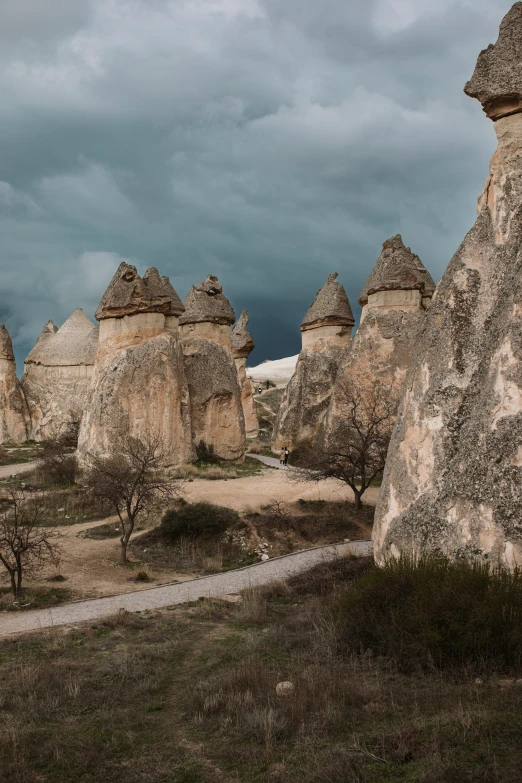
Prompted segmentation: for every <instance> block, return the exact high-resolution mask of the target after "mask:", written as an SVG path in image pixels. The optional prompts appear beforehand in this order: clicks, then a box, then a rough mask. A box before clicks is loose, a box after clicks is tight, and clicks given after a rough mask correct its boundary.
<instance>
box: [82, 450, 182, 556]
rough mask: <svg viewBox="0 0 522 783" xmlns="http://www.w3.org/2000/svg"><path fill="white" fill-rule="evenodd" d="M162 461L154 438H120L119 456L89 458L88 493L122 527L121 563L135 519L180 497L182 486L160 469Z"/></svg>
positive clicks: (177, 480)
mask: <svg viewBox="0 0 522 783" xmlns="http://www.w3.org/2000/svg"><path fill="white" fill-rule="evenodd" d="M164 462H165V459H164V456H163V453H162V449H161V441H160V439H159V438H158V437H156V436H151V437H149V438H146V439H142V440H140V439H139V438H133V437H131V436H125V437H123V438H122V439H121V440H120V442H119V444H118V453H116V454H114V455H112V456H109V457H97V456H93V455H91V456H90V466H89V469H88V470H87V472H86V480H87V484H88V486H89V490H90V493H91V494H92V496H93V497H94V498H96V499H98V500H99V501H100V502H102V503H103V504H104V505H105V506H106V507H107V509H110V510H112V511H113V513H115V514H117V516H118V518H119V520H120V525H121V536H120V543H121V562H122V563H125V562H127V546H128V543H129V540H130V537H131V535H132V533H133V530H134V527H135V524H136V520H137V519H138V517H139V516H140V515H141V514H143V513H145V512H147V511H150V510H151V509H152V508H154V507H155V506H156V505H157V504H158V503H159V502H165V501H168V500H172V499H173V498H175V497H177V496H179V494H180V491H181V487H182V483H181V481H180V480H179V479H175V478H173V477H172V476H171V475H169V474H168V473H166V472H165V470H164V469H163V465H164Z"/></svg>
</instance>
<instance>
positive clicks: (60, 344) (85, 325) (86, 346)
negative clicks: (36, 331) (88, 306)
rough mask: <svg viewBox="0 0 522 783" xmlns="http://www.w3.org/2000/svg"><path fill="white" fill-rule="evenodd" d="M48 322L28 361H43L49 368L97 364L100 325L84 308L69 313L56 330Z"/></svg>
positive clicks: (38, 362) (37, 362)
mask: <svg viewBox="0 0 522 783" xmlns="http://www.w3.org/2000/svg"><path fill="white" fill-rule="evenodd" d="M49 323H50V324H52V322H49ZM49 323H48V324H46V325H45V326H44V331H43V332H42V334H41V335H40V338H39V339H38V342H37V343H36V345H35V347H34V348H33V350H32V351H31V353H30V354H29V356H28V357H27V359H26V363H27V362H31V363H33V364H42V365H44V366H46V367H71V366H77V365H81V364H83V365H87V366H89V365H92V364H94V359H95V357H96V351H97V350H98V328H97V327H96V326H94V324H93V323H92V321H91V320H90V319H89V318H88V317H87V316H86V315H85V313H84V312H83V310H82V309H81V307H78V308H77V309H76V310H75V311H74V313H73V314H72V315H71V316H69V318H68V319H67V321H65V323H64V324H63V326H61V327H60V329H58V331H54V332H53V331H52V328H51V329H49V328H48V327H49ZM52 327H54V324H52ZM54 328H55V329H56V327H54ZM46 330H47V331H46Z"/></svg>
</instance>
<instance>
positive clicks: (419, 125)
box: [0, 0, 510, 361]
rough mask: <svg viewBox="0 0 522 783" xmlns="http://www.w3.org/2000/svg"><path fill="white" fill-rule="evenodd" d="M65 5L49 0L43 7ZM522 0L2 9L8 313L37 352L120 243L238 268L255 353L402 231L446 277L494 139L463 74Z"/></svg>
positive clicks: (204, 267)
mask: <svg viewBox="0 0 522 783" xmlns="http://www.w3.org/2000/svg"><path fill="white" fill-rule="evenodd" d="M43 7H45V13H43V12H42V8H43ZM509 7H510V2H503V0H502V1H501V0H498V1H497V2H491V1H489V2H486V0H468V2H464V1H462V2H457V1H456V0H351V2H348V3H340V2H339V0H322V2H321V3H317V2H316V0H201V2H198V3H194V2H192V1H191V0H170V2H169V0H90V2H89V0H82V2H80V1H79V0H78V2H73V0H68V1H67V3H66V2H65V0H63V1H62V2H59V0H46V2H45V3H42V2H41V0H40V2H37V0H32V1H31V2H26V3H24V4H21V3H18V2H14V0H7V2H5V1H4V3H3V4H2V7H1V8H0V30H1V31H2V32H1V33H0V38H3V39H4V40H5V42H6V45H5V46H4V45H3V46H2V49H1V51H0V66H1V67H0V116H1V118H2V121H1V122H0V150H1V152H0V230H1V232H2V239H3V242H2V255H1V263H2V266H1V268H2V286H1V289H0V318H1V319H2V320H5V322H6V324H7V326H8V328H9V329H10V331H11V334H12V336H13V339H14V342H15V346H16V349H17V355H18V357H22V358H23V356H24V355H25V354H26V353H27V351H28V349H29V348H30V347H31V345H32V343H33V342H34V340H35V339H36V337H37V335H38V334H39V332H40V329H41V327H42V324H43V323H44V322H45V321H46V320H47V319H48V318H53V319H54V320H55V321H56V322H57V323H58V324H60V323H62V322H63V320H65V318H66V317H67V316H68V315H69V314H70V312H71V311H72V310H73V309H74V308H75V307H76V306H78V305H81V306H83V307H84V308H85V309H86V311H87V312H89V314H90V315H92V314H93V311H94V309H95V307H96V304H97V302H98V300H99V298H100V296H101V294H102V293H103V290H104V288H105V286H106V284H107V282H108V280H109V279H110V277H111V275H112V273H113V271H114V269H115V268H116V265H117V263H119V261H120V260H121V259H123V258H125V259H130V260H132V261H133V262H134V263H136V264H137V265H138V266H139V267H140V268H141V269H145V268H146V267H147V266H150V265H155V266H158V268H159V269H160V270H161V272H162V273H163V274H169V275H170V277H171V280H172V281H173V283H174V285H175V287H176V288H177V289H178V291H179V293H180V295H182V296H184V295H185V294H186V292H187V291H188V288H189V287H190V285H191V284H192V283H193V282H195V281H197V280H200V279H203V277H204V276H206V274H207V273H209V272H211V273H213V274H218V275H219V276H220V277H221V278H222V281H223V284H224V287H225V292H226V293H227V294H228V295H229V296H230V298H231V300H232V303H233V305H234V306H235V308H236V310H237V311H239V310H240V309H242V308H243V307H248V308H249V310H250V313H251V319H252V329H253V331H254V336H255V338H256V342H257V344H258V348H257V349H256V353H255V354H254V355H253V357H252V358H253V361H256V360H259V361H262V360H263V359H264V358H267V357H270V358H277V357H278V356H282V355H288V354H290V353H296V352H297V350H298V349H299V342H300V340H299V331H298V326H299V322H300V320H301V317H302V314H303V313H304V312H305V311H306V309H307V307H308V306H309V304H310V301H311V300H312V299H313V296H314V294H315V292H316V290H317V288H318V287H319V286H320V285H321V284H322V282H323V281H324V279H325V277H326V276H327V274H328V273H329V272H331V271H333V270H337V271H338V272H339V273H340V279H341V281H342V282H343V283H344V285H345V287H346V288H347V291H348V293H349V296H350V299H351V301H352V303H353V304H355V302H356V300H357V296H358V293H359V290H360V288H361V286H362V284H363V282H364V279H365V278H366V276H367V275H368V273H369V271H370V269H371V267H372V266H373V263H374V262H375V260H376V258H377V256H378V255H379V252H380V247H381V243H382V241H383V240H384V239H385V238H387V237H388V236H390V235H391V234H395V233H397V232H401V233H402V234H403V236H404V239H405V241H406V243H407V244H410V245H411V246H412V248H413V249H414V250H415V252H417V253H419V255H420V256H421V258H422V259H423V260H424V262H425V263H426V265H427V266H428V267H429V268H430V270H431V271H432V273H433V275H434V277H436V278H438V277H439V276H440V275H441V274H442V272H443V271H444V269H445V267H446V265H447V263H448V261H449V259H450V257H451V255H452V254H453V252H454V251H455V249H456V248H457V246H458V244H459V243H460V241H461V240H462V238H463V237H464V234H465V233H466V231H467V230H468V229H469V227H470V226H471V224H472V221H473V219H474V209H475V202H476V198H477V196H478V194H479V193H480V190H481V188H482V185H483V183H484V181H485V178H486V174H487V165H488V159H489V157H490V156H491V153H492V151H493V149H494V134H493V129H492V126H491V123H490V122H489V121H488V120H487V119H486V118H485V117H484V116H483V115H482V112H481V110H480V106H479V105H478V104H476V103H475V102H473V101H471V100H470V99H469V98H466V97H465V96H464V95H463V93H462V87H463V85H464V83H465V81H466V80H467V79H468V78H469V76H470V75H471V73H472V71H473V68H474V65H475V61H476V57H477V55H478V53H479V51H480V49H481V48H484V47H485V46H487V45H488V43H490V42H492V41H494V40H495V39H496V33H497V28H498V24H499V22H500V20H501V18H502V16H503V14H504V13H505V12H506V11H507V10H508V8H509Z"/></svg>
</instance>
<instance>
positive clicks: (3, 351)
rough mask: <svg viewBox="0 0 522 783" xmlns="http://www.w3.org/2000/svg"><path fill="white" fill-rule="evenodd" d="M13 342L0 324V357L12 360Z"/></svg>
mask: <svg viewBox="0 0 522 783" xmlns="http://www.w3.org/2000/svg"><path fill="white" fill-rule="evenodd" d="M14 358H15V357H14V353H13V343H12V342H11V337H10V336H9V332H8V331H7V329H6V328H5V326H4V324H0V359H9V361H12V362H14Z"/></svg>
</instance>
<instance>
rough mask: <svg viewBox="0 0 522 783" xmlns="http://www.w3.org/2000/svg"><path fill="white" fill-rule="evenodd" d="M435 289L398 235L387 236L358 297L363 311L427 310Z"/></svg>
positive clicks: (429, 278) (420, 263) (429, 277)
mask: <svg viewBox="0 0 522 783" xmlns="http://www.w3.org/2000/svg"><path fill="white" fill-rule="evenodd" d="M434 292H435V283H434V282H433V280H432V277H431V275H430V273H429V272H428V270H427V269H426V267H425V266H424V265H423V263H422V261H421V260H420V258H419V257H418V256H416V255H415V254H414V253H412V252H411V250H410V248H409V247H405V245H404V242H403V241H402V237H401V235H400V234H396V236H394V237H391V239H387V240H386V242H384V244H383V246H382V253H381V255H380V256H379V258H378V260H377V263H376V264H375V266H374V268H373V270H372V272H371V274H370V276H369V277H368V279H367V281H366V283H365V284H364V286H363V289H362V291H361V294H360V296H359V304H360V305H361V306H362V308H363V311H362V315H361V322H362V321H364V318H365V316H366V314H367V312H368V311H370V310H375V309H377V308H380V307H383V308H386V309H387V310H391V309H394V308H397V309H400V310H410V309H411V310H418V309H419V308H421V307H423V308H425V309H427V307H428V306H429V303H430V301H431V297H432V296H433V294H434Z"/></svg>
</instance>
